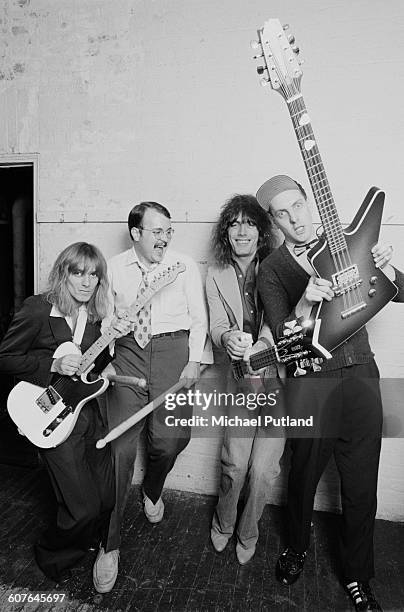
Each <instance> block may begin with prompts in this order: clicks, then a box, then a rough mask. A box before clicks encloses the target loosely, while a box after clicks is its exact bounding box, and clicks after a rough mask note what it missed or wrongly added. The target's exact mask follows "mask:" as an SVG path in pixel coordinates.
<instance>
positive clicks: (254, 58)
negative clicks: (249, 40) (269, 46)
mask: <svg viewBox="0 0 404 612" xmlns="http://www.w3.org/2000/svg"><path fill="white" fill-rule="evenodd" d="M260 57H264V54H263V53H261V54H260V55H253V56H252V58H253V60H257V59H260Z"/></svg>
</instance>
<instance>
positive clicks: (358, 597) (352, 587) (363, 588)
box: [344, 580, 382, 612]
mask: <svg viewBox="0 0 404 612" xmlns="http://www.w3.org/2000/svg"><path fill="white" fill-rule="evenodd" d="M344 587H345V590H346V592H347V593H348V595H349V597H350V598H351V601H352V603H353V605H354V606H355V610H357V611H361V610H379V612H382V608H381V606H380V604H379V602H378V601H377V599H376V597H375V596H374V595H373V592H372V589H371V588H370V585H369V583H368V582H360V581H359V580H357V581H354V582H348V583H345V584H344Z"/></svg>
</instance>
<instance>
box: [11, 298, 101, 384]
mask: <svg viewBox="0 0 404 612" xmlns="http://www.w3.org/2000/svg"><path fill="white" fill-rule="evenodd" d="M51 309H52V305H51V304H49V302H47V301H46V298H45V297H44V296H43V295H32V296H31V297H29V298H27V299H26V300H25V301H24V303H23V305H22V307H21V309H20V310H19V311H18V312H17V313H16V315H15V316H14V319H13V321H12V322H11V325H10V327H9V329H8V331H7V333H6V335H5V336H4V339H3V341H2V343H1V344H0V372H1V373H4V374H8V375H11V376H16V377H17V378H19V379H20V380H25V381H27V382H30V383H32V384H34V385H39V386H41V387H46V386H48V385H49V384H50V382H51V379H52V377H53V376H54V373H53V372H51V371H50V370H51V366H52V361H53V358H52V356H53V353H54V352H55V350H56V349H57V347H58V346H59V345H60V344H63V342H69V341H71V340H72V332H71V329H70V327H69V326H68V324H67V323H66V320H65V319H64V318H63V317H53V316H52V317H51V316H50V312H51ZM99 335H100V326H99V324H98V323H89V322H87V324H86V328H85V330H84V335H83V339H82V342H81V348H82V352H84V351H86V350H87V349H88V348H89V347H90V346H91V344H93V343H94V342H95V341H96V340H97V338H98V337H99ZM108 361H110V358H109V356H108V351H103V353H102V354H101V355H100V356H99V357H98V359H97V360H96V368H95V369H96V370H97V371H100V370H101V369H103V368H104V367H105V365H106V364H107V363H108ZM57 376H58V375H57Z"/></svg>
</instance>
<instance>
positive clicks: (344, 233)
mask: <svg viewBox="0 0 404 612" xmlns="http://www.w3.org/2000/svg"><path fill="white" fill-rule="evenodd" d="M287 29H288V26H285V27H284V28H283V27H282V26H281V23H280V22H279V20H278V19H270V20H269V21H267V22H266V23H265V25H264V27H263V28H262V29H261V30H258V38H259V41H258V42H256V43H255V45H254V47H255V48H257V49H259V51H258V53H257V55H256V56H255V59H258V58H259V59H260V60H261V59H262V62H263V65H261V66H259V67H258V68H257V72H258V74H260V75H262V83H263V84H266V83H270V84H271V86H272V88H273V89H274V90H275V91H278V92H279V93H280V94H281V95H282V97H283V98H284V100H285V101H286V104H287V106H288V110H289V114H290V117H291V119H292V123H293V127H294V130H295V133H296V138H297V141H298V143H299V148H300V152H301V155H302V157H303V161H304V164H305V167H306V172H307V175H308V178H309V181H310V185H311V188H312V191H313V194H314V199H315V202H316V205H317V208H318V212H319V215H320V219H321V223H322V226H323V231H324V233H323V235H322V237H321V238H320V239H319V242H318V243H317V244H315V245H314V247H312V248H311V249H310V250H309V251H308V254H307V256H308V259H309V261H310V263H311V265H312V266H313V268H314V270H315V272H316V273H317V274H318V276H319V277H322V278H326V279H328V280H330V281H331V282H332V288H333V291H334V293H335V297H334V298H333V299H332V300H331V301H330V302H328V301H326V300H323V302H322V303H320V304H318V305H316V306H315V307H314V308H313V310H312V316H314V317H316V319H317V320H318V321H320V325H319V326H317V327H316V329H315V330H314V335H313V339H312V342H313V346H314V347H316V348H318V349H326V350H328V351H332V350H334V349H335V348H336V347H337V346H339V345H340V344H342V343H343V342H344V341H345V340H347V339H348V338H350V337H351V336H352V335H353V334H355V333H356V332H357V331H358V330H359V329H360V328H361V327H363V326H364V325H366V323H367V322H368V321H369V320H370V319H371V318H372V317H373V316H374V315H375V314H377V313H378V312H379V310H381V309H382V308H383V306H385V305H386V304H387V303H388V302H389V301H390V300H391V299H392V298H393V297H394V296H395V295H396V293H397V288H396V286H395V285H394V283H392V282H391V281H390V280H389V279H388V278H387V277H386V275H385V274H384V273H383V272H382V271H381V270H380V269H378V268H376V267H375V264H374V261H373V257H372V254H371V252H370V251H371V248H372V247H373V246H375V245H376V243H377V241H378V237H379V231H380V224H381V218H382V212H383V206H384V196H385V194H384V192H383V191H382V190H380V189H378V188H377V187H372V188H371V189H370V190H369V192H368V194H367V196H366V198H365V200H364V201H363V204H362V206H361V207H360V208H359V210H358V212H357V214H356V216H355V218H354V220H353V221H352V223H351V225H350V226H349V227H347V228H346V229H345V230H344V229H343V228H342V225H341V221H340V220H339V217H338V212H337V209H336V207H335V203H334V199H333V196H332V193H331V189H330V185H329V183H328V179H327V176H326V173H325V170H324V166H323V162H322V160H321V156H320V152H319V149H318V146H317V142H316V139H315V137H314V133H313V129H312V127H311V121H310V117H309V114H308V112H307V110H306V106H305V103H304V100H303V96H302V94H301V90H300V82H301V78H302V74H303V73H302V70H301V67H300V65H301V62H299V61H298V59H297V54H298V52H299V49H298V47H297V46H296V45H295V44H294V43H295V39H294V37H293V35H292V34H289V36H288V37H287V36H286V34H285V30H286V31H287Z"/></svg>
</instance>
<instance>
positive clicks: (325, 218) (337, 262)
mask: <svg viewBox="0 0 404 612" xmlns="http://www.w3.org/2000/svg"><path fill="white" fill-rule="evenodd" d="M272 59H273V61H274V64H275V65H276V70H277V73H278V78H279V82H280V84H281V90H282V92H283V95H284V98H285V100H286V102H287V104H288V108H289V113H290V115H291V118H292V122H293V124H294V127H295V131H296V135H297V138H298V143H299V146H300V149H301V152H302V155H303V159H304V161H305V162H306V168H307V172H308V175H309V179H310V184H311V185H312V188H313V191H314V193H315V195H316V197H317V202H318V204H319V213H320V217H321V220H322V223H323V226H324V231H325V233H326V237H327V242H328V248H329V252H330V256H331V258H332V261H333V264H334V267H335V270H336V272H337V273H338V272H342V271H343V270H344V269H347V268H349V267H351V266H352V261H351V257H350V254H349V251H348V248H347V244H346V239H345V235H344V233H343V229H342V226H341V223H340V221H339V219H338V216H337V214H336V210H335V204H334V201H333V197H332V193H331V189H330V186H329V183H328V180H327V177H326V174H325V169H324V165H323V163H322V160H321V155H320V152H319V150H318V147H317V142H316V140H315V138H314V133H313V130H312V127H311V123H310V122H309V123H305V124H303V125H300V124H299V119H300V117H302V116H303V114H304V113H306V114H307V110H306V108H305V105H304V102H303V96H302V95H301V93H300V92H299V90H298V89H297V88H296V86H295V85H294V82H293V80H291V83H290V85H289V84H288V83H286V82H285V81H284V80H283V79H282V72H281V70H280V66H279V64H278V63H277V59H276V58H275V57H273V58H272ZM296 96H298V98H296ZM300 134H302V137H300ZM307 140H312V141H313V142H314V145H313V147H312V148H311V149H310V150H306V149H305V147H304V142H305V141H307ZM315 157H318V163H316V161H315V160H314V158H315ZM317 168H319V171H318V172H317ZM317 177H320V178H319V179H318V178H317ZM344 284H345V289H346V290H345V291H344ZM342 290H343V293H342V298H343V304H344V310H345V311H348V312H349V310H351V309H352V308H353V307H354V306H355V303H356V304H359V303H361V302H363V298H362V295H361V291H360V289H359V287H357V286H355V287H353V288H349V277H348V279H347V280H346V281H342Z"/></svg>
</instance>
